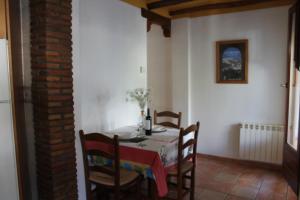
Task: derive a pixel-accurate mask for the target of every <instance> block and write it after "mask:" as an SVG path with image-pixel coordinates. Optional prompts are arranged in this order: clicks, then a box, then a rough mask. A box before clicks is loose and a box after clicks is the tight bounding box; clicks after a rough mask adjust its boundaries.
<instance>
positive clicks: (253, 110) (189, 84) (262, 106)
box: [172, 7, 288, 157]
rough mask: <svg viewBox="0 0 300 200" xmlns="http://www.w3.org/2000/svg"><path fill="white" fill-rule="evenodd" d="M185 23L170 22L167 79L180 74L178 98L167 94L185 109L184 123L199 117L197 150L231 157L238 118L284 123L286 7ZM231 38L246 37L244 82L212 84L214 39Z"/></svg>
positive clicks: (236, 143)
mask: <svg viewBox="0 0 300 200" xmlns="http://www.w3.org/2000/svg"><path fill="white" fill-rule="evenodd" d="M189 23H190V24H188V23H187V22H186V21H184V20H176V21H175V22H174V23H173V24H172V26H173V27H172V51H173V53H172V70H173V77H172V78H173V83H176V81H175V80H178V77H179V76H183V78H182V79H181V80H180V81H181V82H182V83H181V82H180V84H179V85H181V86H182V87H184V88H180V89H179V91H177V92H178V93H177V95H176V97H177V98H178V97H180V96H182V99H181V100H180V99H173V101H174V104H175V105H176V104H179V105H177V107H182V108H183V110H184V109H185V108H186V107H188V108H189V110H190V113H189V114H190V120H189V122H190V123H191V122H195V121H196V120H200V122H201V129H200V133H199V146H198V151H199V152H201V153H205V154H212V155H219V156H226V157H237V156H238V151H239V127H238V124H239V123H240V122H242V121H250V122H262V123H284V114H285V95H286V94H285V89H284V88H281V87H280V84H281V83H285V81H286V54H287V53H286V52H287V30H288V25H287V23H288V8H287V7H280V8H272V9H264V10H256V11H249V12H242V13H233V14H224V15H216V16H208V17H200V18H193V19H190V22H189ZM180 33H182V34H181V35H180V36H181V37H178V36H177V35H179V34H180ZM232 39H248V40H249V84H245V85H243V84H238V85H234V84H216V80H215V77H216V74H215V73H216V72H215V71H216V67H215V42H216V41H218V40H232ZM187 49H188V50H187ZM186 51H187V52H189V53H188V54H189V55H187V54H186ZM174 70H175V71H177V72H174ZM186 74H188V75H189V76H188V79H187V80H186ZM177 84H178V83H177ZM174 87H175V85H174ZM173 91H174V89H173ZM186 91H188V96H189V98H188V100H185V98H186V96H187V92H186ZM173 98H174V95H173Z"/></svg>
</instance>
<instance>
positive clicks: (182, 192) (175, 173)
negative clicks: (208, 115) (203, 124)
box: [167, 122, 200, 200]
mask: <svg viewBox="0 0 300 200" xmlns="http://www.w3.org/2000/svg"><path fill="white" fill-rule="evenodd" d="M199 127H200V123H199V122H197V124H194V125H191V126H189V127H188V128H187V129H185V130H184V129H183V128H181V129H180V134H179V142H178V163H177V166H176V168H175V169H172V170H170V171H169V172H168V179H171V178H175V179H176V184H175V185H176V189H177V198H176V199H177V200H182V199H183V198H184V196H186V195H187V194H188V193H190V200H194V195H195V194H194V193H195V168H196V159H197V157H196V156H197V154H196V153H197V138H198V131H199ZM189 134H193V136H192V137H191V138H190V139H189V140H188V141H186V142H184V137H185V136H187V135H189ZM191 150H192V152H191ZM189 172H190V174H189ZM187 179H189V180H190V187H186V184H185V183H186V180H187ZM170 184H172V183H171V182H170ZM167 199H172V198H169V197H167Z"/></svg>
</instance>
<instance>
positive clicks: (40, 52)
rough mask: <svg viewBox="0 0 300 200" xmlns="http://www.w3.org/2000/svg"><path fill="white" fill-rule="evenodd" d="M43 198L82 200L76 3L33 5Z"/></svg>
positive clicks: (39, 0)
mask: <svg viewBox="0 0 300 200" xmlns="http://www.w3.org/2000/svg"><path fill="white" fill-rule="evenodd" d="M30 12H31V68H32V99H33V109H34V129H35V143H36V162H37V178H38V191H39V199H42V200H48V199H49V200H50V199H51V200H52V199H65V200H72V199H77V198H78V197H77V178H76V154H75V132H74V112H73V110H74V108H73V79H72V30H71V20H72V19H71V12H72V0H30Z"/></svg>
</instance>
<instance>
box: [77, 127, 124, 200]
mask: <svg viewBox="0 0 300 200" xmlns="http://www.w3.org/2000/svg"><path fill="white" fill-rule="evenodd" d="M79 133H80V140H81V146H82V154H83V162H84V171H85V179H86V187H87V188H86V189H87V193H88V191H90V190H91V189H90V183H89V180H88V179H89V175H90V172H91V171H93V172H101V173H104V174H106V175H109V176H112V177H114V181H115V189H119V187H120V152H119V139H118V136H117V135H115V136H114V137H113V138H110V137H107V136H105V135H103V134H101V133H89V134H84V132H83V130H80V131H79ZM95 156H100V157H102V158H104V159H108V160H111V161H112V167H107V166H100V165H93V164H92V165H90V164H89V158H90V159H93V158H94V157H95ZM89 195H90V194H89ZM89 198H91V197H90V196H89Z"/></svg>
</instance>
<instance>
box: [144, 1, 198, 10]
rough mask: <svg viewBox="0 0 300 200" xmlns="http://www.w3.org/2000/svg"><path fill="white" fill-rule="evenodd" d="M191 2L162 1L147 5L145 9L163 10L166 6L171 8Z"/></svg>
mask: <svg viewBox="0 0 300 200" xmlns="http://www.w3.org/2000/svg"><path fill="white" fill-rule="evenodd" d="M190 1H192V0H163V1H157V2H153V3H149V4H147V7H148V9H149V10H152V9H156V8H163V7H168V6H173V5H177V4H181V3H186V2H190Z"/></svg>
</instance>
